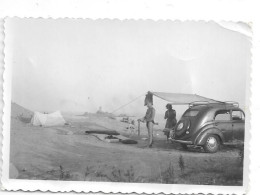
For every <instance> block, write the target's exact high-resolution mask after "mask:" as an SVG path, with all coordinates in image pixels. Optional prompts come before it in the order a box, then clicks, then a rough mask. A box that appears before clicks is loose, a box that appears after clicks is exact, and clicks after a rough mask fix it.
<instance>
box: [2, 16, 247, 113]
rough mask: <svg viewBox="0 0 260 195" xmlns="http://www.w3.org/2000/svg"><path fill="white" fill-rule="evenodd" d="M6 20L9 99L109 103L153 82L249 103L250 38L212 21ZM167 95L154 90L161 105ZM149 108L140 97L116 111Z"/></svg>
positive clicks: (39, 105)
mask: <svg viewBox="0 0 260 195" xmlns="http://www.w3.org/2000/svg"><path fill="white" fill-rule="evenodd" d="M235 25H237V26H239V25H242V26H244V27H246V28H248V27H247V26H246V25H245V24H235ZM5 28H6V31H7V32H8V34H7V35H6V39H7V40H8V42H7V43H8V45H6V49H7V50H8V51H10V52H12V61H11V62H10V63H11V65H12V67H13V79H12V100H13V101H14V102H16V103H18V104H20V105H22V106H24V107H26V108H29V109H31V110H35V111H36V110H39V111H55V110H62V111H73V112H78V111H79V112H85V111H88V112H95V111H96V110H97V109H98V108H99V106H102V108H103V110H104V111H112V110H114V109H116V108H118V107H119V106H121V105H122V104H125V103H127V102H128V101H130V100H131V99H134V98H135V97H137V96H140V95H142V94H145V93H146V92H147V91H149V90H150V91H161V92H173V93H196V94H199V95H202V96H206V97H209V98H213V99H216V100H222V101H226V100H234V101H238V102H239V103H240V104H242V105H244V104H245V90H246V76H247V71H248V66H249V65H250V58H251V57H250V47H251V43H250V39H249V38H248V37H247V36H246V35H244V34H240V33H238V32H235V31H233V30H228V29H226V28H223V27H222V26H220V25H218V24H216V23H214V22H191V21H190V22H180V21H177V22H171V21H160V22H154V21H151V20H150V21H149V20H148V21H133V20H127V21H119V20H74V19H59V20H51V19H17V18H16V19H8V20H7V23H6V25H5ZM156 103H157V104H156ZM166 103H167V102H165V101H161V100H157V99H156V98H155V107H156V109H157V111H158V112H159V113H160V112H164V111H165V107H164V106H165V104H166ZM144 110H145V107H144V106H143V98H140V99H139V100H138V101H136V102H134V103H133V104H131V105H129V106H127V107H125V108H124V109H122V110H120V111H119V112H118V113H124V112H128V113H141V112H142V113H143V112H144Z"/></svg>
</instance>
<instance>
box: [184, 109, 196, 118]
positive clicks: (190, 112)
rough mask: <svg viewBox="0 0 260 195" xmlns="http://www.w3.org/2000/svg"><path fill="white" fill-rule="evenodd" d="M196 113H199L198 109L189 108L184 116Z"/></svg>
mask: <svg viewBox="0 0 260 195" xmlns="http://www.w3.org/2000/svg"><path fill="white" fill-rule="evenodd" d="M198 113H199V111H198V110H189V111H187V112H185V114H184V116H188V117H192V116H197V114H198Z"/></svg>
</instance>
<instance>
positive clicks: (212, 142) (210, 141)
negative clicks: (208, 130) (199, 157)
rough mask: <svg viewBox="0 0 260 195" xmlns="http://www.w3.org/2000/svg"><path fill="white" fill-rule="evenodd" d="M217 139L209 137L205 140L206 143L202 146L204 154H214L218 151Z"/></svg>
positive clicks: (213, 136) (218, 143)
mask: <svg viewBox="0 0 260 195" xmlns="http://www.w3.org/2000/svg"><path fill="white" fill-rule="evenodd" d="M219 145H220V142H219V138H218V136H216V135H209V136H208V137H207V139H206V142H205V144H204V146H203V148H204V150H205V152H208V153H215V152H217V151H218V149H219Z"/></svg>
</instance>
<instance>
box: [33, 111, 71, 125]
mask: <svg viewBox="0 0 260 195" xmlns="http://www.w3.org/2000/svg"><path fill="white" fill-rule="evenodd" d="M65 123H66V121H65V120H64V118H63V117H62V115H61V113H60V111H56V112H53V113H51V114H42V113H40V112H34V115H33V117H32V119H31V124H32V125H33V126H45V127H50V126H58V125H64V124H65Z"/></svg>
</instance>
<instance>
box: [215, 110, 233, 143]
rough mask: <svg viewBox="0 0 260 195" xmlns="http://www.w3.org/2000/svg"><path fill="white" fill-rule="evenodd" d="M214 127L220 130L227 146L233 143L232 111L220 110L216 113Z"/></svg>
mask: <svg viewBox="0 0 260 195" xmlns="http://www.w3.org/2000/svg"><path fill="white" fill-rule="evenodd" d="M213 125H214V126H215V127H216V128H217V129H219V130H220V131H221V132H222V134H223V136H224V140H223V142H224V143H225V144H228V143H232V140H233V127H232V125H233V123H232V120H231V113H230V110H219V111H217V112H216V113H215V118H214V123H213Z"/></svg>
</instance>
